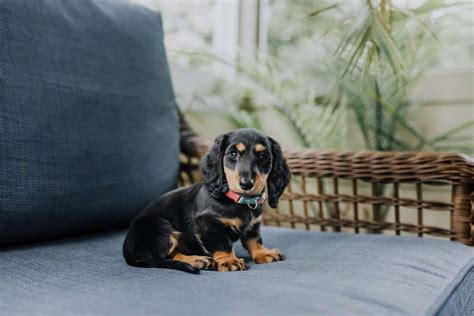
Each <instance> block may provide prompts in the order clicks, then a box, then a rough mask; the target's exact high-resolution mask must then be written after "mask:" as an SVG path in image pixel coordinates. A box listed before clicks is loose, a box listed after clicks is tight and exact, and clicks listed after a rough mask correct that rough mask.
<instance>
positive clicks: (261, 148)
mask: <svg viewBox="0 0 474 316" xmlns="http://www.w3.org/2000/svg"><path fill="white" fill-rule="evenodd" d="M255 151H256V152H258V153H259V152H262V151H265V146H263V145H262V144H257V145H256V146H255Z"/></svg>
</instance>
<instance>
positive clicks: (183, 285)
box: [0, 228, 474, 315]
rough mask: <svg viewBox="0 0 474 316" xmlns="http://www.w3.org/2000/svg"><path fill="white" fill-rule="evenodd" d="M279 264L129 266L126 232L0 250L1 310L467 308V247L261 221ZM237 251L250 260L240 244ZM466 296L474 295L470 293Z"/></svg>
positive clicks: (471, 279)
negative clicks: (228, 268) (194, 269)
mask: <svg viewBox="0 0 474 316" xmlns="http://www.w3.org/2000/svg"><path fill="white" fill-rule="evenodd" d="M262 235H263V240H264V242H265V244H266V245H267V246H268V247H278V248H280V249H281V250H282V251H283V252H284V253H285V254H286V256H287V260H286V261H282V262H277V263H271V264H262V265H256V264H253V263H252V264H250V269H249V270H248V271H243V272H227V273H219V272H214V271H202V272H201V274H200V275H192V274H187V273H184V272H180V271H174V270H165V269H142V268H134V267H130V266H127V265H126V264H125V262H124V260H123V258H122V255H121V247H122V242H123V239H124V236H125V234H124V232H116V233H108V234H102V235H92V236H88V237H82V238H75V239H69V240H63V241H54V242H49V243H43V244H36V245H29V246H21V247H16V248H9V249H4V251H2V252H0V267H1V270H0V306H1V307H2V311H3V312H4V313H5V315H19V314H28V315H34V314H44V315H69V314H93V315H143V314H160V315H201V314H205V315H242V314H249V315H263V314H269V315H270V314H271V315H296V314H311V315H320V314H339V315H351V314H361V315H385V314H395V315H423V314H435V313H438V312H439V313H442V314H443V313H444V314H446V315H448V314H451V315H452V314H456V312H463V311H464V312H465V311H467V310H468V309H471V311H472V310H473V309H472V308H473V307H474V306H473V304H472V300H469V297H470V295H472V292H469V291H472V286H473V283H474V275H473V271H472V269H473V260H474V259H473V258H474V251H473V249H471V248H469V247H467V246H464V245H461V244H457V243H454V242H449V241H439V240H433V239H418V238H408V237H394V236H376V235H351V234H337V233H316V232H305V231H296V230H290V229H284V228H264V229H263V231H262ZM236 251H237V254H238V255H239V256H243V257H245V258H247V259H248V256H247V255H246V253H245V251H244V250H243V249H242V248H241V247H240V246H238V247H237V249H236ZM471 298H472V297H471Z"/></svg>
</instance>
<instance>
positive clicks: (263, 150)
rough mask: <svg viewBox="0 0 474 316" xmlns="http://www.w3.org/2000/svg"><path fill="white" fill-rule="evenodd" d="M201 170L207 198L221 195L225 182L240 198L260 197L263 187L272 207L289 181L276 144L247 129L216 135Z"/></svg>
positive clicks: (253, 130) (286, 169) (288, 175)
mask: <svg viewBox="0 0 474 316" xmlns="http://www.w3.org/2000/svg"><path fill="white" fill-rule="evenodd" d="M201 171H202V173H203V175H204V184H205V186H206V187H207V189H208V190H209V192H210V194H211V196H213V197H218V196H219V195H220V194H222V188H223V185H224V184H225V183H227V185H228V186H229V189H230V190H232V191H234V192H236V193H239V194H241V195H243V196H255V195H257V194H260V193H261V192H262V191H263V190H264V189H265V186H267V188H268V204H269V205H270V206H271V207H273V208H275V207H276V206H277V205H278V199H279V198H280V196H281V195H282V193H283V191H284V190H285V187H286V186H287V185H288V183H289V181H290V171H289V169H288V166H287V164H286V162H285V159H284V158H283V154H282V152H281V148H280V145H279V144H278V143H277V142H276V141H274V140H273V139H272V138H271V137H268V136H265V135H264V134H262V133H260V132H258V131H257V130H255V129H250V128H243V129H239V130H236V131H233V132H229V133H227V134H223V135H220V136H218V137H217V138H216V139H215V141H214V145H213V146H212V148H211V150H210V151H209V152H208V153H207V154H206V156H205V157H204V159H203V160H202V162H201Z"/></svg>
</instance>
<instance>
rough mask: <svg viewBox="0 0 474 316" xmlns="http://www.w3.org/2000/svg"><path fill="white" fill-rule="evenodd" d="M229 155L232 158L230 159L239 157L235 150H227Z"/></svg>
mask: <svg viewBox="0 0 474 316" xmlns="http://www.w3.org/2000/svg"><path fill="white" fill-rule="evenodd" d="M228 155H229V157H230V158H232V159H237V158H239V153H238V152H237V150H231V151H229V154H228Z"/></svg>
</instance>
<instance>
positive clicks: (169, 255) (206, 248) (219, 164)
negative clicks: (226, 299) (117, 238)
mask: <svg viewBox="0 0 474 316" xmlns="http://www.w3.org/2000/svg"><path fill="white" fill-rule="evenodd" d="M201 172H202V174H203V176H204V182H203V183H198V184H194V185H191V186H188V187H185V188H180V189H177V190H174V191H171V192H169V193H167V194H165V195H162V196H161V197H159V198H158V199H157V200H155V201H154V202H153V203H152V204H151V205H149V206H148V207H147V208H146V209H145V210H143V212H142V213H140V214H139V215H138V216H137V217H136V218H135V219H134V220H133V222H132V223H131V225H130V229H129V232H128V234H127V237H126V239H125V242H124V245H123V255H124V257H125V260H126V262H127V263H128V264H129V265H132V266H136V267H146V268H169V269H177V270H182V271H186V272H191V273H199V271H200V269H217V270H218V271H237V270H245V269H247V268H248V267H247V265H246V263H245V262H244V261H243V260H242V259H239V258H237V257H236V256H235V254H234V251H233V243H234V242H235V241H237V240H238V239H240V240H241V241H242V244H243V246H244V247H245V248H246V249H247V250H248V251H249V253H250V254H251V256H252V258H253V260H254V261H255V262H257V263H267V262H272V261H279V260H283V259H284V257H283V254H282V253H281V252H280V251H279V250H277V249H267V248H265V247H264V246H263V245H262V238H261V236H260V220H261V208H259V207H257V208H254V205H247V204H238V203H236V202H235V201H234V200H232V199H231V198H229V197H228V196H226V194H224V191H225V190H226V188H228V189H229V190H230V191H232V192H234V193H237V194H238V195H240V196H243V197H254V196H259V195H260V194H261V193H262V192H263V191H264V190H265V188H266V189H267V193H268V202H269V205H270V206H271V207H273V208H275V207H276V206H277V204H278V199H279V197H280V196H281V194H282V193H283V191H284V189H285V187H286V186H287V185H288V183H289V180H290V172H289V169H288V166H287V164H286V162H285V160H284V158H283V155H282V152H281V149H280V146H279V145H278V143H277V142H275V141H274V140H273V139H272V138H270V137H268V136H265V135H263V134H261V133H260V132H258V131H256V130H254V129H240V130H237V131H233V132H229V133H227V134H223V135H220V136H219V137H217V138H216V140H215V142H214V145H213V146H212V148H211V150H210V151H209V152H208V153H207V154H206V156H205V157H204V158H203V160H202V162H201Z"/></svg>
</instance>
